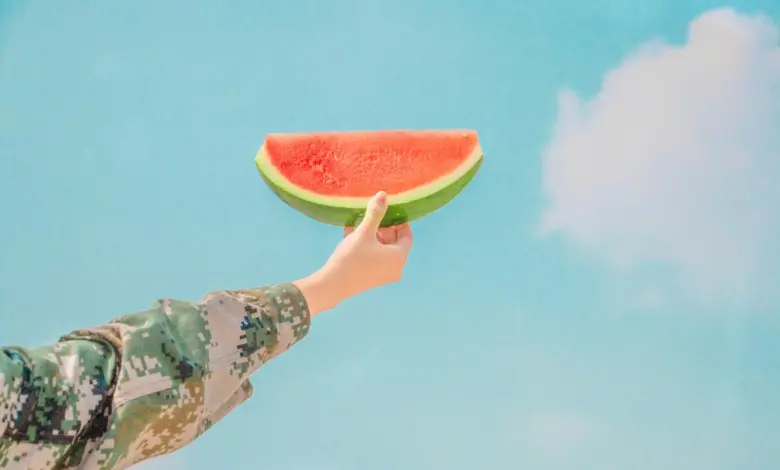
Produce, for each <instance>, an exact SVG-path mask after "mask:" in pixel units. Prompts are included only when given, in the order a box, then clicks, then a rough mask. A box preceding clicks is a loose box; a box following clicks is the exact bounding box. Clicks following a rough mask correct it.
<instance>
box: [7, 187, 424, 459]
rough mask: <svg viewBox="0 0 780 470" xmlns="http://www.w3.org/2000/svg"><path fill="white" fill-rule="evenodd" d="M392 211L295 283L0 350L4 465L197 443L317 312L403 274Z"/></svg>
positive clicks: (352, 234)
mask: <svg viewBox="0 0 780 470" xmlns="http://www.w3.org/2000/svg"><path fill="white" fill-rule="evenodd" d="M385 211H386V199H385V198H384V197H383V196H381V195H378V197H376V198H374V200H373V201H372V202H371V204H370V205H369V207H368V210H367V213H366V217H365V218H364V219H363V221H362V222H361V225H360V226H359V227H357V228H355V229H352V228H350V229H347V230H345V235H346V236H345V239H344V241H342V243H341V244H340V245H339V246H338V247H337V248H336V250H335V251H334V252H333V254H332V256H331V257H330V259H329V260H328V262H327V263H326V264H325V266H323V267H322V269H320V270H319V271H317V272H316V273H314V274H312V275H311V276H309V277H306V278H304V279H301V280H299V281H296V282H295V283H285V284H278V285H273V286H267V287H261V288H257V289H248V290H242V291H218V292H214V293H211V294H209V295H207V296H206V297H204V298H203V300H201V301H200V302H182V301H177V300H170V299H165V300H161V301H159V302H157V303H156V304H155V305H154V306H152V307H151V308H150V309H148V310H146V311H144V312H139V313H135V314H132V315H126V316H123V317H120V318H117V319H116V320H114V321H112V322H110V323H108V324H107V325H104V326H101V327H96V328H91V329H86V330H79V331H76V332H74V333H72V334H70V335H68V336H65V337H63V338H61V339H60V341H59V342H58V343H57V344H55V345H53V346H49V347H44V348H39V349H35V350H28V349H24V348H5V349H0V352H1V353H2V354H0V468H2V469H7V470H12V469H13V470H27V469H32V468H34V469H36V470H55V469H73V468H79V469H81V470H108V469H111V470H123V469H126V468H127V467H129V466H130V465H132V464H134V463H138V462H140V461H143V460H146V459H149V458H152V457H155V456H158V455H163V454H166V453H169V452H172V451H174V450H177V449H179V448H181V447H183V446H184V445H186V444H187V443H189V442H191V441H192V440H193V439H195V438H196V437H198V436H199V435H201V434H202V433H203V432H205V431H206V430H208V429H209V428H211V426H213V425H214V424H215V423H216V422H218V421H219V420H221V419H222V418H223V417H224V416H225V415H226V414H227V413H229V412H230V411H231V410H233V409H234V408H235V407H236V406H238V405H239V404H241V403H243V402H244V401H245V400H246V399H247V398H249V396H250V395H251V393H252V387H251V384H250V383H249V376H250V375H251V374H252V373H253V372H254V371H256V370H257V369H258V368H259V367H260V366H261V365H262V364H264V363H265V362H267V361H269V360H270V359H272V358H274V357H276V356H278V355H279V354H281V353H283V352H284V351H286V350H287V349H289V348H290V347H292V346H293V345H294V344H295V343H297V342H298V341H300V340H301V339H302V338H303V337H304V336H306V334H307V333H308V331H309V327H310V323H311V317H312V316H314V315H315V314H317V313H319V312H321V311H323V310H327V309H330V308H333V307H335V306H336V305H337V304H338V303H340V302H341V301H342V300H344V299H345V298H347V297H351V296H354V295H357V294H359V293H361V292H363V291H366V290H368V289H372V288H374V287H378V286H381V285H384V284H387V283H390V282H394V281H397V280H399V279H400V277H401V272H402V269H403V267H404V265H405V263H406V257H407V254H408V252H409V250H410V249H411V246H412V238H411V229H410V228H409V226H408V225H403V226H398V227H392V228H386V229H380V228H379V223H380V221H381V220H382V218H383V216H384V213H385ZM377 232H378V233H379V235H377Z"/></svg>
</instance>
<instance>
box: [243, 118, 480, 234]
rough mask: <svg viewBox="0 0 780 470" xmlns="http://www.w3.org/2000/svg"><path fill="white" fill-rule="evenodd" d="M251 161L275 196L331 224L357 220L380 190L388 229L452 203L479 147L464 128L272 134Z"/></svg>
mask: <svg viewBox="0 0 780 470" xmlns="http://www.w3.org/2000/svg"><path fill="white" fill-rule="evenodd" d="M255 163H256V165H257V168H258V170H260V175H261V176H262V177H263V180H264V181H265V182H266V184H268V186H269V187H270V188H271V190H272V191H273V192H274V193H276V195H277V196H278V197H279V198H281V199H282V200H283V201H284V202H286V203H287V204H289V205H290V206H292V207H293V208H295V209H297V210H298V211H300V212H302V213H303V214H306V215H307V216H309V217H311V218H313V219H315V220H318V221H320V222H325V223H328V224H332V225H338V226H354V225H356V224H357V223H358V222H359V221H360V220H361V219H362V217H363V215H364V213H365V210H366V206H367V205H368V201H369V200H370V199H371V197H373V196H374V195H375V194H376V193H377V192H378V191H380V190H381V191H385V192H387V194H388V202H389V207H388V210H387V215H385V217H384V219H383V220H382V224H381V225H382V226H383V227H388V226H392V225H398V224H402V223H405V222H409V221H412V220H416V219H419V218H421V217H424V216H426V215H428V214H430V213H432V212H434V211H436V210H438V209H440V208H441V207H443V206H444V205H445V204H447V203H448V202H450V201H451V200H452V199H453V198H454V197H455V196H457V195H458V194H459V193H460V192H461V191H462V190H463V188H465V187H466V185H468V183H469V182H470V181H471V179H472V178H473V177H474V175H475V174H476V173H477V170H478V169H479V167H480V166H481V164H482V147H481V146H480V144H479V138H478V137H477V133H476V132H474V131H469V130H435V131H352V132H320V133H311V134H271V135H269V136H267V137H266V139H265V143H264V144H263V146H262V147H261V148H260V151H259V152H258V154H257V157H256V158H255Z"/></svg>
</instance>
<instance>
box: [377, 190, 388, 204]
mask: <svg viewBox="0 0 780 470" xmlns="http://www.w3.org/2000/svg"><path fill="white" fill-rule="evenodd" d="M376 202H377V204H379V205H380V206H382V207H384V205H385V204H387V193H386V192H384V191H379V192H378V193H377V195H376Z"/></svg>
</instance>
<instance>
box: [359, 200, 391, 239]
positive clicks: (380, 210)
mask: <svg viewBox="0 0 780 470" xmlns="http://www.w3.org/2000/svg"><path fill="white" fill-rule="evenodd" d="M386 212H387V193H385V192H384V191H379V192H378V193H377V194H376V196H374V197H373V199H371V201H370V202H369V203H368V208H366V216H365V217H364V218H363V220H362V221H361V222H360V225H359V226H358V228H357V230H358V231H360V232H362V233H363V234H372V236H373V234H374V232H376V231H377V230H379V224H381V223H382V218H384V216H385V213H386Z"/></svg>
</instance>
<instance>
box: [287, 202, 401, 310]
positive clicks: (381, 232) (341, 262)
mask: <svg viewBox="0 0 780 470" xmlns="http://www.w3.org/2000/svg"><path fill="white" fill-rule="evenodd" d="M386 212H387V195H386V194H385V193H384V192H379V193H378V194H377V195H376V196H374V198H373V199H372V200H371V202H369V205H368V208H367V210H366V215H365V217H364V218H363V220H362V221H361V222H360V225H358V226H357V227H356V228H352V227H347V228H345V229H344V240H342V242H341V243H340V244H339V245H338V246H337V247H336V249H335V250H334V251H333V254H332V255H331V256H330V258H329V259H328V261H327V262H326V263H325V265H324V266H323V267H322V268H321V269H320V270H319V271H317V272H316V273H314V274H312V275H311V276H309V277H307V278H304V279H301V280H299V281H296V282H295V284H296V285H297V286H298V288H299V289H300V290H301V292H302V293H303V295H304V297H306V301H307V303H308V304H309V310H310V311H311V314H312V315H316V314H317V313H319V312H321V311H323V310H328V309H331V308H333V307H335V306H336V305H338V304H339V303H340V302H341V301H343V300H345V299H347V298H349V297H352V296H354V295H357V294H360V293H362V292H365V291H367V290H370V289H373V288H376V287H380V286H383V285H386V284H390V283H393V282H397V281H400V280H401V276H402V274H403V268H404V266H405V265H406V260H407V257H408V255H409V251H410V250H411V248H412V229H411V227H410V226H409V224H403V225H397V226H394V227H386V228H380V227H379V224H380V222H381V221H382V218H383V217H384V216H385V213H386Z"/></svg>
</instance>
